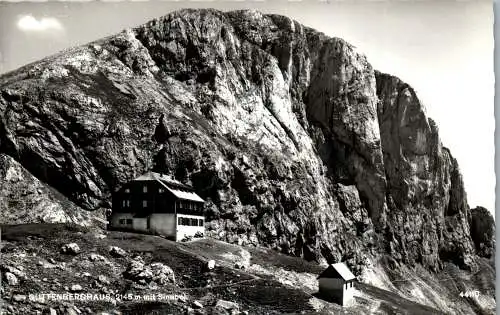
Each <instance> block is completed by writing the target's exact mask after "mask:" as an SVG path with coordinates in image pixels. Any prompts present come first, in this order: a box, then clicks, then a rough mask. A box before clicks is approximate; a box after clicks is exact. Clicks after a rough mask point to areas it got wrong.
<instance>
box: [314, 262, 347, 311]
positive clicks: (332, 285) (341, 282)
mask: <svg viewBox="0 0 500 315" xmlns="http://www.w3.org/2000/svg"><path fill="white" fill-rule="evenodd" d="M354 281H356V277H355V276H354V275H353V274H352V272H351V271H350V270H349V268H348V267H347V266H346V265H345V264H344V263H336V264H331V265H329V266H328V268H326V269H325V271H323V272H322V273H321V274H320V275H319V276H318V282H319V283H318V285H319V294H320V296H321V297H323V298H324V299H325V300H330V301H333V302H336V303H338V304H340V305H342V306H345V305H347V304H348V303H349V302H350V301H351V300H352V299H353V295H354Z"/></svg>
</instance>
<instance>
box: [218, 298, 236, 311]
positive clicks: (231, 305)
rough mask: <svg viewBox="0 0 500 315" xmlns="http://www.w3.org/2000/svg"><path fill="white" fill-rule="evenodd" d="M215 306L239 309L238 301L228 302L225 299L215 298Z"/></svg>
mask: <svg viewBox="0 0 500 315" xmlns="http://www.w3.org/2000/svg"><path fill="white" fill-rule="evenodd" d="M215 308H220V309H223V310H226V311H239V309H240V306H239V305H238V303H235V302H230V301H226V300H217V303H216V304H215Z"/></svg>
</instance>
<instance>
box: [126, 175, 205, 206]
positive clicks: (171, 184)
mask: <svg viewBox="0 0 500 315" xmlns="http://www.w3.org/2000/svg"><path fill="white" fill-rule="evenodd" d="M133 181H154V182H157V183H159V184H160V185H162V186H163V188H165V189H166V190H167V191H169V192H170V193H171V194H173V195H174V196H175V197H176V198H178V199H182V200H189V201H195V202H201V203H203V202H205V200H203V199H202V198H201V197H200V196H198V194H196V193H195V192H194V191H193V187H191V186H188V185H185V184H183V183H181V182H179V181H177V180H175V179H173V178H171V177H170V176H167V175H165V174H160V173H155V172H147V173H145V174H143V175H141V176H139V177H136V178H134V179H133V180H132V182H133Z"/></svg>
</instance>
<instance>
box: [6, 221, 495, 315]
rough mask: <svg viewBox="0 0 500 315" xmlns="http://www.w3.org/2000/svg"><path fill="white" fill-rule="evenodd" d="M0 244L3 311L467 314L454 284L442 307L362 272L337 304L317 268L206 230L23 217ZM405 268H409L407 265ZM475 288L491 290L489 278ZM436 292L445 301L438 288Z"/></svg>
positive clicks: (467, 305)
mask: <svg viewBox="0 0 500 315" xmlns="http://www.w3.org/2000/svg"><path fill="white" fill-rule="evenodd" d="M1 244H2V248H1V254H2V262H1V265H0V267H1V269H2V283H3V285H2V297H3V301H4V304H3V310H4V312H5V314H51V315H53V314H96V313H97V314H158V312H160V313H161V314H180V313H184V314H282V313H304V314H313V313H314V314H338V313H341V312H346V313H348V314H368V313H372V314H391V313H398V314H400V313H405V314H439V313H453V314H471V313H468V312H467V311H464V310H474V308H473V307H474V306H473V305H474V304H473V303H471V302H473V300H472V299H467V298H463V301H459V299H461V298H459V297H458V296H457V295H456V292H454V290H453V289H450V290H445V291H443V292H444V293H446V294H448V295H450V296H452V295H453V294H455V295H454V300H455V301H454V303H455V305H453V304H448V305H445V306H443V305H439V304H437V303H433V302H430V301H428V300H427V303H425V301H426V299H422V298H420V299H419V298H418V297H417V296H416V295H415V293H414V292H412V293H411V294H410V293H409V291H406V292H405V289H404V288H403V287H405V285H403V284H401V285H397V289H395V288H394V287H387V288H384V285H392V284H391V282H390V281H391V280H394V279H391V280H389V281H385V283H383V282H384V281H382V282H381V283H375V282H376V281H375V277H368V276H367V275H364V277H365V278H370V279H372V280H373V281H372V282H373V283H370V282H369V281H364V280H363V283H358V284H357V285H356V295H355V300H354V302H353V303H352V305H350V306H348V307H346V308H344V309H342V308H341V307H340V306H338V305H337V304H334V303H329V302H326V301H324V300H322V299H321V298H319V297H318V296H317V294H316V293H317V289H318V288H317V281H316V277H317V275H318V274H319V273H320V272H321V271H322V270H323V268H324V267H322V266H319V265H317V264H315V263H310V262H307V261H304V260H303V259H300V258H296V257H295V258H294V257H290V256H287V255H283V254H279V253H277V252H275V251H273V250H269V249H264V248H257V247H245V246H238V245H231V244H227V243H224V242H220V241H216V240H213V239H204V240H198V241H192V242H186V243H174V242H171V241H168V240H166V239H163V238H161V237H158V236H150V235H141V234H134V233H125V232H116V231H109V232H107V231H102V230H99V229H90V228H81V227H76V226H71V225H63V224H31V225H17V226H2V243H1ZM212 263H213V265H211V264H212ZM400 267H402V266H400ZM490 269H491V267H490ZM397 270H399V268H397V269H394V270H393V271H392V272H393V276H394V274H397V273H398V271H397ZM490 272H491V271H490ZM383 273H384V274H388V273H387V271H385V272H383ZM406 273H407V274H406V275H410V274H411V275H412V276H413V277H415V276H416V275H417V273H416V272H415V271H414V270H410V269H408V270H407V271H406ZM377 274H378V275H379V276H380V275H381V274H382V273H381V272H378V273H377ZM418 274H419V276H418V278H419V281H420V282H422V283H419V284H416V282H415V281H412V282H410V283H408V284H407V285H406V286H411V285H412V283H413V285H414V286H415V287H417V288H419V290H420V292H421V294H423V295H430V294H432V293H435V294H437V293H443V292H438V291H436V292H435V291H434V290H435V288H432V287H431V286H432V283H430V282H429V279H427V278H426V276H425V273H418ZM398 276H401V274H398ZM490 276H491V275H487V276H486V277H485V278H484V279H489V277H490ZM428 277H429V278H431V277H433V275H428ZM361 278H363V277H361ZM468 282H470V283H472V281H471V279H466V278H465V277H463V279H461V280H460V281H455V282H454V284H452V285H459V286H460V285H463V284H465V283H468ZM460 283H462V284H460ZM422 284H428V285H427V286H425V285H422ZM488 286H489V288H488ZM477 288H479V289H481V290H482V291H481V292H485V290H486V289H489V290H492V289H494V287H492V284H491V283H490V281H488V280H486V282H485V283H483V284H482V286H480V287H477ZM458 289H460V287H459V288H457V290H458ZM40 293H46V294H51V293H54V294H64V293H66V294H69V293H72V294H75V296H76V295H77V294H79V296H81V295H82V294H93V296H94V297H93V299H94V300H89V299H90V298H89V297H88V295H86V296H87V298H86V299H87V300H66V301H62V300H60V298H61V297H59V299H57V297H56V296H52V297H51V296H46V299H45V300H43V299H38V300H35V294H40ZM139 297H140V298H141V300H134V299H135V298H139ZM38 298H40V295H38ZM95 299H97V300H95ZM440 299H441V300H442V301H444V302H446V301H447V300H446V299H447V297H446V295H445V296H443V297H440ZM469 300H470V301H469ZM489 302H490V304H491V301H489ZM479 303H482V304H483V305H482V306H483V307H484V306H485V305H486V304H487V303H485V301H479ZM491 306H492V305H490V307H491ZM443 307H445V308H443ZM493 307H494V304H493ZM459 309H461V310H462V311H458V310H459ZM450 311H452V312H450ZM484 314H488V313H487V312H485V313H484Z"/></svg>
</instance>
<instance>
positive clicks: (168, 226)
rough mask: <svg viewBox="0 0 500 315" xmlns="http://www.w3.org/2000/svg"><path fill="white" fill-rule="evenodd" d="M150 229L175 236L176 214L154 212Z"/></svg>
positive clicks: (157, 232) (153, 231)
mask: <svg viewBox="0 0 500 315" xmlns="http://www.w3.org/2000/svg"><path fill="white" fill-rule="evenodd" d="M149 220H150V221H149V224H150V226H149V231H150V232H152V233H156V234H160V235H164V236H168V237H174V236H175V214H174V213H153V214H151V216H150V219H149Z"/></svg>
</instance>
